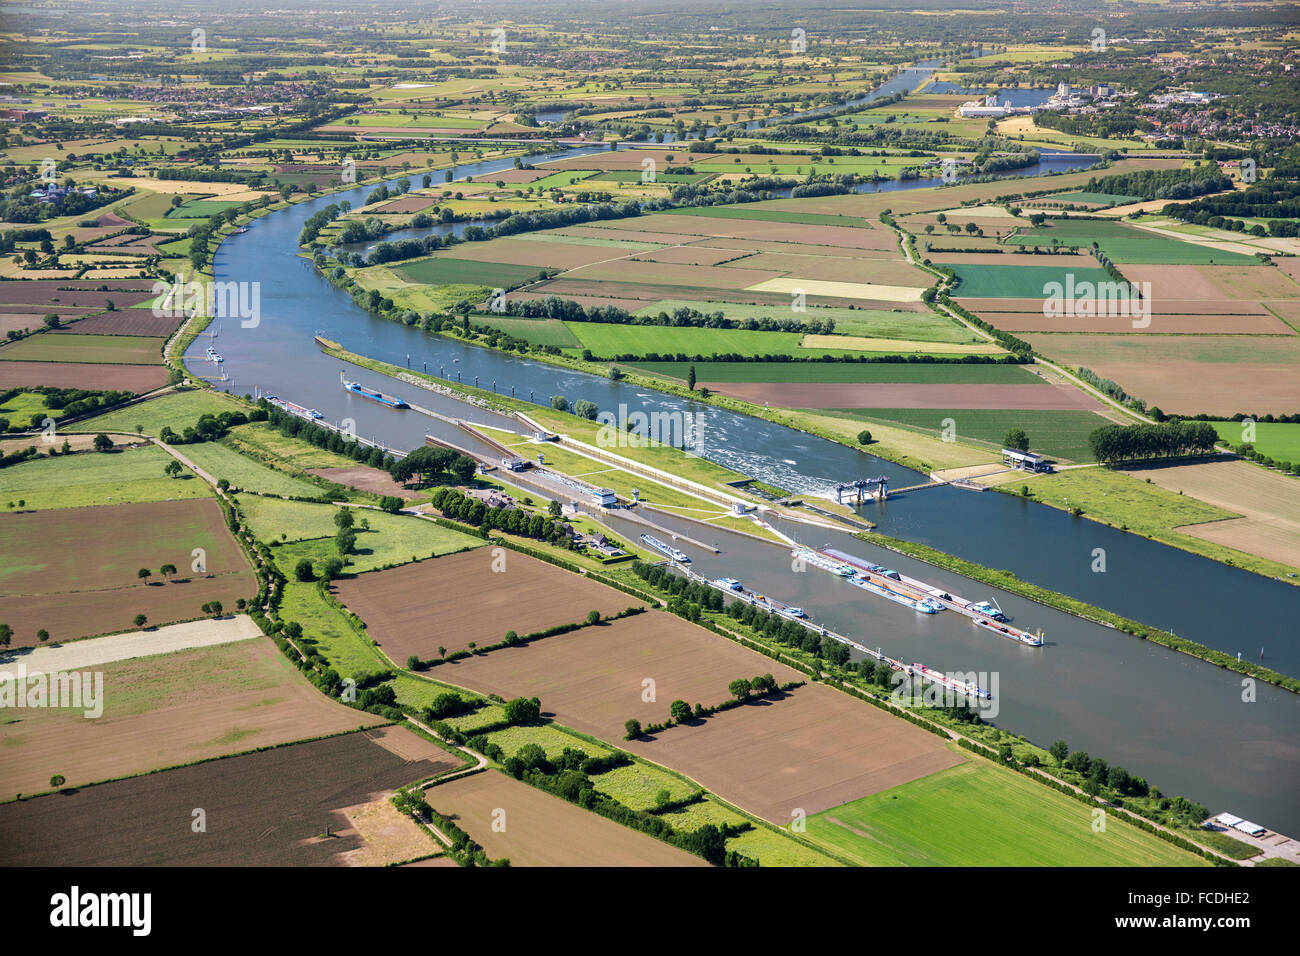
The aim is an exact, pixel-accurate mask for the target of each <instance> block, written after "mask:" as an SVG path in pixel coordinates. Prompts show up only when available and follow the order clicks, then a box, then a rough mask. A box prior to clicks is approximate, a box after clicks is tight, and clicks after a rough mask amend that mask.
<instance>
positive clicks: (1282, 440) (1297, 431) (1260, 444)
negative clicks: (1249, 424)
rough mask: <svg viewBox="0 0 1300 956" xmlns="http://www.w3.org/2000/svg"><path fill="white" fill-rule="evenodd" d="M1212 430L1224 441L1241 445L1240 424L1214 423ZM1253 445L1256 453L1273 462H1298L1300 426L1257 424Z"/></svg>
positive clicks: (1279, 423)
mask: <svg viewBox="0 0 1300 956" xmlns="http://www.w3.org/2000/svg"><path fill="white" fill-rule="evenodd" d="M1214 429H1215V431H1217V432H1218V433H1219V437H1220V438H1222V439H1223V440H1224V441H1226V442H1231V443H1232V444H1234V445H1240V444H1242V437H1241V423H1240V422H1215V423H1214ZM1254 444H1255V450H1256V451H1258V452H1259V453H1260V454H1261V455H1267V456H1268V457H1269V458H1272V459H1274V460H1275V461H1289V462H1293V463H1294V462H1297V461H1300V424H1298V425H1290V424H1287V423H1285V422H1257V423H1256V424H1255V442H1254Z"/></svg>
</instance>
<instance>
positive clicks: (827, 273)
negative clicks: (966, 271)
mask: <svg viewBox="0 0 1300 956" xmlns="http://www.w3.org/2000/svg"><path fill="white" fill-rule="evenodd" d="M734 265H740V266H744V267H745V268H747V269H772V270H774V271H776V272H780V273H783V274H785V275H786V276H787V277H789V278H792V279H811V280H824V281H827V282H847V283H850V284H854V285H857V284H863V283H869V284H871V285H884V286H902V287H905V288H907V287H919V288H925V287H926V286H928V285H931V284H932V278H931V276H930V275H929V274H928V273H926V272H924V271H922V270H921V269H918V268H916V267H915V266H910V265H908V264H907V263H906V262H904V261H903V260H901V259H858V258H847V257H845V256H843V255H842V254H841V255H840V256H838V257H832V256H793V255H782V254H780V253H774V252H764V253H757V254H755V255H753V256H750V257H749V258H747V259H741V260H740V261H739V262H737V263H734ZM731 267H732V266H731V265H728V266H727V268H731Z"/></svg>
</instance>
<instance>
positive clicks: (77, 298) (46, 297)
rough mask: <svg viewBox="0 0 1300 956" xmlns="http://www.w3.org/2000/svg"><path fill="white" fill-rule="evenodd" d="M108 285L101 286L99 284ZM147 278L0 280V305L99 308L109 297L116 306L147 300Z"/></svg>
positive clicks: (149, 296)
mask: <svg viewBox="0 0 1300 956" xmlns="http://www.w3.org/2000/svg"><path fill="white" fill-rule="evenodd" d="M101 285H106V286H108V289H107V290H106V291H105V290H101V289H99V286H101ZM152 289H153V280H151V279H106V280H105V279H96V280H94V281H93V282H92V281H91V280H88V279H26V280H23V281H20V282H0V305H11V304H12V305H18V304H26V305H38V306H41V307H43V308H45V309H46V310H47V311H58V310H57V309H56V308H51V307H52V306H75V307H78V308H88V309H102V308H104V300H105V299H112V300H113V304H114V305H115V306H117V307H118V308H119V309H124V308H127V307H128V306H132V305H137V304H139V303H141V302H148V301H149V300H150V299H152V298H153V297H154V295H153V292H152Z"/></svg>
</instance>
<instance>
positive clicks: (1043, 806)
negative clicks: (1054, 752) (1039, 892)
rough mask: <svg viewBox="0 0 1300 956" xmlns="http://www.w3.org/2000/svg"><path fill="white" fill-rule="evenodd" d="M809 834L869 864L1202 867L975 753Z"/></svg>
mask: <svg viewBox="0 0 1300 956" xmlns="http://www.w3.org/2000/svg"><path fill="white" fill-rule="evenodd" d="M1009 834H1014V835H1015V837H1014V839H1008V835H1009ZM808 836H809V838H810V839H812V840H813V841H814V842H816V843H819V844H821V845H823V846H825V847H827V848H828V849H832V850H834V851H835V852H837V853H841V854H843V855H845V856H847V857H849V858H850V859H852V860H854V861H855V862H857V863H859V864H861V865H863V866H900V865H901V866H1198V865H1204V862H1203V861H1202V860H1200V859H1198V858H1197V857H1194V856H1192V855H1191V854H1190V853H1187V852H1185V851H1183V850H1179V849H1178V848H1176V847H1173V846H1170V845H1169V844H1168V843H1166V842H1164V841H1163V840H1160V839H1158V838H1157V837H1155V836H1153V835H1151V834H1149V833H1145V832H1143V831H1141V830H1138V829H1137V828H1136V827H1133V826H1131V825H1129V824H1127V823H1124V822H1123V821H1121V820H1118V819H1115V818H1114V816H1112V817H1111V818H1110V819H1109V820H1108V821H1107V824H1106V830H1105V832H1104V833H1095V832H1093V827H1092V811H1091V810H1090V809H1089V808H1088V807H1087V806H1086V805H1085V804H1082V803H1080V802H1078V801H1077V800H1073V799H1071V798H1070V797H1067V796H1066V795H1065V794H1062V793H1057V792H1056V791H1054V790H1049V789H1047V788H1046V787H1043V786H1042V785H1041V784H1037V783H1034V782H1032V781H1030V780H1026V779H1025V778H1024V777H1023V776H1021V775H1020V774H1017V773H1014V772H1013V771H1010V770H1005V769H1002V768H1000V767H996V766H993V765H991V764H989V763H986V762H983V761H973V760H972V761H967V762H964V763H962V764H960V765H959V766H955V767H951V768H949V769H946V770H941V771H939V772H938V773H934V774H931V775H930V776H928V777H922V778H921V779H919V780H913V781H911V782H909V783H904V784H902V785H900V786H898V787H894V788H892V789H889V790H885V791H883V792H880V793H876V794H872V795H871V796H867V797H863V798H861V799H858V800H854V801H852V802H850V803H848V804H846V805H844V806H840V807H834V808H832V809H829V810H826V811H824V812H822V813H819V814H817V815H815V816H811V817H809V819H808Z"/></svg>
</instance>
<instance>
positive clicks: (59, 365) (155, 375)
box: [0, 283, 167, 392]
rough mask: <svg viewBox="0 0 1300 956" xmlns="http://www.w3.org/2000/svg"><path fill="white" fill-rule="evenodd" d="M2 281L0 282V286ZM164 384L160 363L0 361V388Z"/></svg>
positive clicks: (141, 388)
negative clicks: (93, 363)
mask: <svg viewBox="0 0 1300 956" xmlns="http://www.w3.org/2000/svg"><path fill="white" fill-rule="evenodd" d="M2 284H4V283H0V285H2ZM166 384H167V369H165V368H164V367H163V366H161V365H88V364H82V363H79V362H0V388H17V387H19V386H28V385H54V386H57V387H59V388H89V389H94V390H96V391H102V392H109V391H124V392H151V391H153V390H154V389H155V388H160V387H162V386H163V385H166Z"/></svg>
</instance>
